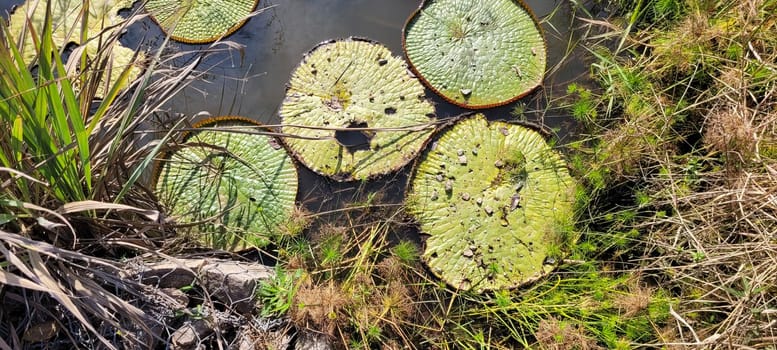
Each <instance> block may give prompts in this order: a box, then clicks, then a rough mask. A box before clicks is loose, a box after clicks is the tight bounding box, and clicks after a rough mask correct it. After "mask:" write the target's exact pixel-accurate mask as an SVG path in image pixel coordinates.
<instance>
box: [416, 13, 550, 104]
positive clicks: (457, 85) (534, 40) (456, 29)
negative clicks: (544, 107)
mask: <svg viewBox="0 0 777 350" xmlns="http://www.w3.org/2000/svg"><path fill="white" fill-rule="evenodd" d="M403 45H404V48H405V54H406V55H407V59H408V61H409V62H410V66H411V68H412V69H413V70H414V71H415V72H416V73H417V74H418V75H419V77H420V78H421V80H422V81H423V82H424V83H425V84H426V85H427V86H429V88H431V89H432V90H434V91H435V92H436V93H437V94H439V95H440V96H442V97H443V98H445V99H446V100H448V101H449V102H451V103H454V104H457V105H459V106H462V107H467V108H489V107H494V106H499V105H503V104H506V103H509V102H511V101H515V100H517V99H519V98H521V97H523V96H525V95H526V94H528V93H529V92H531V91H532V90H533V89H534V88H536V87H537V86H539V85H540V84H542V79H543V76H544V74H545V61H546V56H545V55H546V53H545V40H544V39H543V36H542V30H541V29H540V27H539V24H538V23H537V21H536V20H535V18H534V15H533V14H532V13H531V12H530V10H529V9H528V7H527V6H526V5H525V4H524V3H523V1H520V0H490V1H470V0H427V1H425V2H424V3H423V4H422V5H421V7H420V8H419V9H418V11H416V13H415V14H414V15H413V16H412V17H410V19H409V20H408V22H407V25H406V26H405V30H404V35H403Z"/></svg>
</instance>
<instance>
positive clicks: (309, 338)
mask: <svg viewBox="0 0 777 350" xmlns="http://www.w3.org/2000/svg"><path fill="white" fill-rule="evenodd" d="M294 349H295V350H332V349H333V347H332V344H331V343H330V342H329V339H327V337H326V336H323V335H319V334H313V333H306V332H302V333H300V334H299V337H297V342H296V343H295V344H294Z"/></svg>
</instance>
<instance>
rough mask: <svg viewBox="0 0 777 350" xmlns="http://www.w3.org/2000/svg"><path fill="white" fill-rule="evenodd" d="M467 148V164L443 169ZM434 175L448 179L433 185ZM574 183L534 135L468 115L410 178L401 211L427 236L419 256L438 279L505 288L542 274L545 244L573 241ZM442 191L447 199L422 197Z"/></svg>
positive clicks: (556, 156) (558, 159)
mask: <svg viewBox="0 0 777 350" xmlns="http://www.w3.org/2000/svg"><path fill="white" fill-rule="evenodd" d="M473 149H477V150H478V154H479V155H478V156H477V157H472V158H471V159H468V163H469V164H468V165H467V167H460V166H456V167H447V168H445V169H444V170H443V168H442V164H445V163H447V161H446V160H450V159H456V158H457V157H459V156H460V155H461V156H464V155H465V152H464V150H473ZM495 159H496V160H497V161H496V162H495ZM492 165H495V166H492ZM471 169H478V170H477V171H471ZM442 172H445V174H446V176H447V177H448V180H446V181H444V182H441V181H435V179H436V178H437V176H438V175H439V174H441V173H442ZM452 179H455V180H456V181H455V182H456V195H451V194H453V182H454V181H453V180H452ZM575 186H576V185H575V182H574V181H573V180H572V178H571V177H570V175H569V172H568V171H567V168H566V165H565V163H564V161H563V160H562V159H561V156H560V155H559V154H558V153H557V152H556V151H554V150H553V149H552V148H551V147H550V146H549V145H548V144H547V143H546V142H545V139H544V138H543V137H542V136H541V135H540V134H539V133H537V132H535V131H533V130H530V129H527V128H525V127H522V126H518V125H512V124H508V123H504V122H493V123H489V122H488V121H487V120H486V119H485V117H483V116H482V115H476V116H474V117H471V118H468V119H464V120H462V121H460V122H459V123H458V124H456V125H454V126H453V127H452V128H450V129H448V130H447V131H445V132H444V133H443V134H442V135H441V136H440V137H439V139H438V140H437V148H436V149H435V150H434V151H428V152H425V153H424V156H423V157H422V158H421V159H420V160H419V162H418V163H417V166H416V168H415V169H414V172H413V175H412V177H411V179H410V185H409V189H408V195H407V197H408V198H407V203H408V204H407V210H408V212H409V213H410V214H411V215H412V216H414V217H415V218H416V220H417V221H418V222H419V224H420V227H421V230H422V232H423V233H424V234H426V235H428V238H427V240H426V245H425V250H424V252H423V254H422V257H423V260H424V262H425V263H426V264H427V265H428V266H429V267H430V270H431V271H434V272H435V274H436V275H437V276H438V277H440V278H441V279H443V280H444V281H445V282H447V283H448V284H449V285H451V286H462V285H467V286H469V288H472V289H474V290H476V291H484V290H495V289H502V288H512V287H516V286H519V285H522V284H525V283H528V282H531V281H533V280H536V279H538V278H540V277H542V276H544V275H545V274H547V273H549V272H550V270H549V269H548V268H547V265H546V264H544V261H545V259H546V257H548V255H549V254H550V251H551V244H556V243H554V242H559V241H560V240H562V239H563V237H569V236H573V235H569V234H568V233H569V232H570V231H572V230H573V221H572V220H573V215H572V214H573V210H572V203H573V201H574V192H575V191H574V190H575ZM443 191H444V192H445V193H446V194H448V196H439V198H438V199H437V200H436V201H431V200H430V197H432V196H433V195H435V194H437V193H443ZM473 198H474V200H473ZM454 208H455V210H454ZM475 221H476V222H477V224H473V223H474V222H475ZM475 257H476V258H475ZM493 271H500V272H499V273H494V272H493Z"/></svg>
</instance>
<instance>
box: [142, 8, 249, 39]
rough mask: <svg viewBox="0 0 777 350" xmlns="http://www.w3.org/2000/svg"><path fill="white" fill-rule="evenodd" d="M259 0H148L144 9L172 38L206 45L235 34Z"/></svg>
mask: <svg viewBox="0 0 777 350" xmlns="http://www.w3.org/2000/svg"><path fill="white" fill-rule="evenodd" d="M258 3H259V0H231V1H218V0H198V1H195V0H184V1H170V0H149V1H147V2H146V3H145V8H146V11H148V12H149V13H150V14H151V17H152V18H153V19H154V21H156V22H157V23H158V24H159V26H160V27H162V30H164V31H165V32H166V33H168V34H169V35H170V37H171V38H173V39H175V40H177V41H181V42H184V43H190V44H203V43H209V42H212V41H215V40H217V39H220V38H223V37H225V36H227V35H230V34H232V33H234V32H235V31H236V30H238V29H239V28H240V27H241V26H243V24H245V22H246V21H247V20H248V18H249V17H250V16H251V13H252V12H253V11H254V9H255V8H256V5H257V4H258Z"/></svg>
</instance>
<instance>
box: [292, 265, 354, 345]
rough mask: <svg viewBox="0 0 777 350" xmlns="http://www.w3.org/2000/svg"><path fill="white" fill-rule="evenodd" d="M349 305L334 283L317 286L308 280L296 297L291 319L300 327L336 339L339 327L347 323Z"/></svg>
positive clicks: (329, 282) (328, 282)
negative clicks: (347, 307) (346, 311)
mask: <svg viewBox="0 0 777 350" xmlns="http://www.w3.org/2000/svg"><path fill="white" fill-rule="evenodd" d="M348 304H349V300H348V299H347V298H346V297H345V295H344V293H343V291H342V290H341V289H340V286H338V285H337V284H335V283H334V281H331V280H330V281H327V282H326V283H324V284H322V285H315V284H313V283H312V282H311V281H310V280H309V279H308V280H307V281H305V282H304V284H303V285H302V286H301V287H300V289H299V290H298V291H297V293H296V294H295V295H294V303H293V304H292V307H291V308H290V309H289V317H291V321H292V322H293V323H294V324H295V325H297V326H298V327H302V328H304V329H309V330H314V331H316V332H322V333H324V334H326V335H328V336H330V337H335V335H336V334H337V333H336V332H335V331H337V327H338V326H340V325H341V324H345V323H346V322H347V315H346V314H345V307H346V306H347V305H348Z"/></svg>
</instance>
